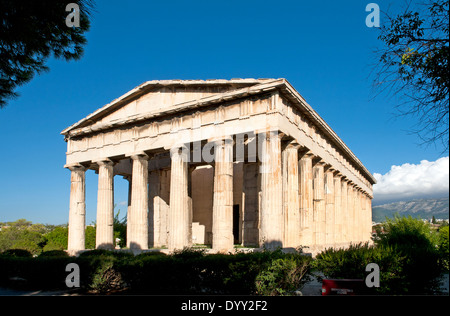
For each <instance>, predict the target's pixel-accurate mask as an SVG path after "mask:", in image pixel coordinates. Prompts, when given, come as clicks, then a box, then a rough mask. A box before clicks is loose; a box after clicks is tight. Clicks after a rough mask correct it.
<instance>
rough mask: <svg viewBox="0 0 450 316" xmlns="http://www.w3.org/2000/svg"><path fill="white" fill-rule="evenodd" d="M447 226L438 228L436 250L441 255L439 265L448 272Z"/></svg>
mask: <svg viewBox="0 0 450 316" xmlns="http://www.w3.org/2000/svg"><path fill="white" fill-rule="evenodd" d="M448 235H449V233H448V225H447V226H441V227H440V228H439V235H438V249H439V253H440V255H441V263H442V267H443V269H445V270H447V271H448V270H449V263H448V261H449V241H448Z"/></svg>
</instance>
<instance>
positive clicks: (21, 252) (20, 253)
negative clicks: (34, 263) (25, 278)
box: [2, 249, 33, 258]
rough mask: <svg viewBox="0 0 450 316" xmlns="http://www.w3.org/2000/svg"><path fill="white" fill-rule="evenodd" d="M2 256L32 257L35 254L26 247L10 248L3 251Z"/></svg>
mask: <svg viewBox="0 0 450 316" xmlns="http://www.w3.org/2000/svg"><path fill="white" fill-rule="evenodd" d="M2 256H8V257H20V258H31V257H33V254H32V253H31V252H29V251H28V250H25V249H8V250H5V251H3V252H2Z"/></svg>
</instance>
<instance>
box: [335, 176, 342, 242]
mask: <svg viewBox="0 0 450 316" xmlns="http://www.w3.org/2000/svg"><path fill="white" fill-rule="evenodd" d="M341 177H342V175H341V174H339V173H338V174H335V175H334V218H335V223H334V242H335V243H336V244H340V243H342V242H343V240H342V220H343V218H342V194H341V192H342V185H341Z"/></svg>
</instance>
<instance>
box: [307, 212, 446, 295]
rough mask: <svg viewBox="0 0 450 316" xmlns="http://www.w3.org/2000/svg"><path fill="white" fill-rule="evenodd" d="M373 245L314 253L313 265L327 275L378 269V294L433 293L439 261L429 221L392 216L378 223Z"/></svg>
mask: <svg viewBox="0 0 450 316" xmlns="http://www.w3.org/2000/svg"><path fill="white" fill-rule="evenodd" d="M382 227H384V232H381V231H378V235H377V238H375V244H374V245H373V246H369V245H368V244H364V245H363V244H359V245H352V246H350V247H349V248H348V249H338V250H333V249H327V250H325V251H323V252H322V253H320V254H319V255H317V256H316V261H315V263H314V265H315V268H316V269H317V270H319V271H321V272H322V273H323V274H324V275H325V277H328V278H362V279H365V276H366V272H365V267H366V265H367V264H369V263H376V264H378V266H379V268H380V287H379V288H375V289H373V290H374V291H376V292H377V293H381V294H408V295H423V294H435V293H438V292H439V289H440V286H439V284H440V277H441V276H442V264H441V258H442V255H440V253H439V250H438V247H437V241H438V238H437V235H436V234H435V233H434V232H433V231H432V230H431V228H430V226H429V224H427V223H425V222H423V221H422V220H420V219H414V218H412V217H395V218H394V219H389V220H387V221H386V222H385V223H383V224H382Z"/></svg>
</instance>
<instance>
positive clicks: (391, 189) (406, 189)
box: [373, 157, 449, 204]
mask: <svg viewBox="0 0 450 316" xmlns="http://www.w3.org/2000/svg"><path fill="white" fill-rule="evenodd" d="M374 177H375V179H376V180H377V184H375V185H374V187H373V190H374V202H375V203H377V204H378V203H379V202H388V201H399V200H409V199H418V198H427V197H442V196H448V194H449V178H448V177H449V157H444V158H440V159H438V160H436V161H427V160H422V161H421V162H420V164H417V165H414V164H409V163H405V164H403V165H401V166H392V167H391V170H390V171H389V172H388V173H386V174H384V175H382V174H379V173H374Z"/></svg>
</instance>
